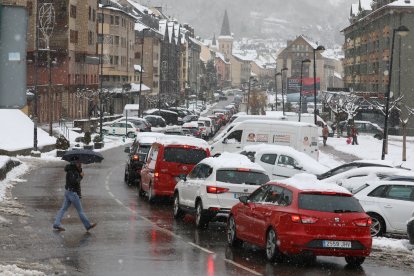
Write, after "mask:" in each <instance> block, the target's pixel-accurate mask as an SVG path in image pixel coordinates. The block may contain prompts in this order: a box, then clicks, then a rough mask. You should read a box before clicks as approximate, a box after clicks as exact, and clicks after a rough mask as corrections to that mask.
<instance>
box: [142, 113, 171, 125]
mask: <svg viewBox="0 0 414 276" xmlns="http://www.w3.org/2000/svg"><path fill="white" fill-rule="evenodd" d="M144 119H145V120H146V121H147V122H148V123H150V124H151V126H153V127H166V126H167V123H166V122H165V120H164V118H162V117H161V116H158V115H147V116H144Z"/></svg>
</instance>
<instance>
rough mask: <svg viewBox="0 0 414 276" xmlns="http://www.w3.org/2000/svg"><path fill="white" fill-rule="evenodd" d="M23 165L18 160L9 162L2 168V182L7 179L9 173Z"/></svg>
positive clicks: (0, 170)
mask: <svg viewBox="0 0 414 276" xmlns="http://www.w3.org/2000/svg"><path fill="white" fill-rule="evenodd" d="M20 164H21V162H20V161H18V160H9V161H7V163H6V165H5V166H3V167H2V168H0V181H1V180H3V179H5V178H6V176H7V173H8V172H9V171H11V170H12V169H13V168H15V167H17V166H19V165H20Z"/></svg>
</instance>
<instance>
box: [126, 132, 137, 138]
mask: <svg viewBox="0 0 414 276" xmlns="http://www.w3.org/2000/svg"><path fill="white" fill-rule="evenodd" d="M127 137H128V138H134V137H135V133H133V132H128V133H127Z"/></svg>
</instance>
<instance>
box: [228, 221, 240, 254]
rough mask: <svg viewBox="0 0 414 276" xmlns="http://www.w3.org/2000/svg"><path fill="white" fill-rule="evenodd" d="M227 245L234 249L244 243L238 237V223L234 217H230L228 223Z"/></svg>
mask: <svg viewBox="0 0 414 276" xmlns="http://www.w3.org/2000/svg"><path fill="white" fill-rule="evenodd" d="M227 243H228V244H229V245H230V246H233V247H238V246H240V245H241V244H242V243H243V241H242V240H239V239H238V238H237V236H236V221H235V220H234V217H233V216H230V217H229V219H228V221H227Z"/></svg>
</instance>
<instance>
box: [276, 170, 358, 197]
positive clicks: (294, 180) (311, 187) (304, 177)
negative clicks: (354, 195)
mask: <svg viewBox="0 0 414 276" xmlns="http://www.w3.org/2000/svg"><path fill="white" fill-rule="evenodd" d="M278 182H279V183H282V184H286V185H289V186H292V187H294V188H296V189H299V190H302V191H318V192H335V193H342V194H351V192H349V191H348V190H347V189H345V188H344V187H341V186H338V185H337V184H335V183H330V182H325V181H322V180H318V179H317V178H316V175H313V174H307V173H300V174H296V175H294V176H293V177H291V178H288V179H285V180H280V181H278Z"/></svg>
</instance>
